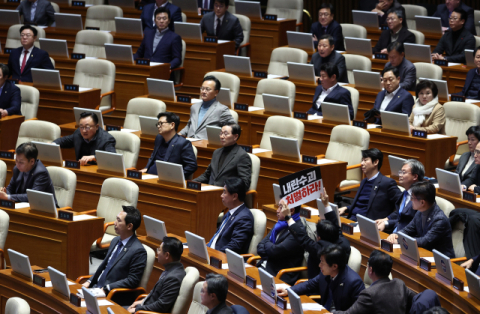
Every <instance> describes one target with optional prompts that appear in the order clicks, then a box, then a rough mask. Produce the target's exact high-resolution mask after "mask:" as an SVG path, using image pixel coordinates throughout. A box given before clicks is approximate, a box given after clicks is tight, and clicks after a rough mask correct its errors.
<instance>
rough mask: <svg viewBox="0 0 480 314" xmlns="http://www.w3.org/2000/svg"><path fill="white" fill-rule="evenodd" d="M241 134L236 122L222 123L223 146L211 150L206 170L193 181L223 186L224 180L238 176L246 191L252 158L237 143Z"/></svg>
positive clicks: (248, 185) (250, 173) (221, 138)
mask: <svg viewBox="0 0 480 314" xmlns="http://www.w3.org/2000/svg"><path fill="white" fill-rule="evenodd" d="M241 134H242V129H241V128H240V126H239V125H238V124H236V123H229V124H225V125H223V126H222V132H221V133H220V141H221V143H222V146H223V147H222V148H219V149H217V150H215V151H214V152H213V156H212V160H211V162H210V165H208V167H207V170H205V172H204V173H203V174H202V175H200V176H199V177H198V178H196V179H194V181H197V182H202V183H208V184H210V185H216V186H222V187H223V186H224V185H225V184H224V183H225V180H227V179H228V178H232V177H234V178H235V177H238V178H240V179H242V181H243V182H244V183H245V188H246V189H247V191H248V189H249V188H250V181H251V176H252V160H251V159H250V156H248V154H247V153H246V152H245V151H244V150H243V149H242V148H241V147H240V146H238V145H237V141H238V139H239V138H240V135H241Z"/></svg>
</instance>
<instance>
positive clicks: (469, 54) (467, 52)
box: [465, 49, 477, 68]
mask: <svg viewBox="0 0 480 314" xmlns="http://www.w3.org/2000/svg"><path fill="white" fill-rule="evenodd" d="M465 59H466V60H467V67H470V68H476V67H477V65H476V64H475V61H474V60H475V57H474V56H473V50H471V49H465Z"/></svg>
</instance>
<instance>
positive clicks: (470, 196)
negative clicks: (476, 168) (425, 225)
mask: <svg viewBox="0 0 480 314" xmlns="http://www.w3.org/2000/svg"><path fill="white" fill-rule="evenodd" d="M462 194H463V199H464V200H466V201H469V202H473V203H476V202H477V194H475V193H473V192H470V191H463V193H462Z"/></svg>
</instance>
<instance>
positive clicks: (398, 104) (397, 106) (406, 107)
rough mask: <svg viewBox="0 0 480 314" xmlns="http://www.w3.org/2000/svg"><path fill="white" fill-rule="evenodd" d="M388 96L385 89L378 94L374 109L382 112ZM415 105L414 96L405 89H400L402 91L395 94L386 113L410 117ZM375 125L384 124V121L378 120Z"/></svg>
mask: <svg viewBox="0 0 480 314" xmlns="http://www.w3.org/2000/svg"><path fill="white" fill-rule="evenodd" d="M386 94H387V91H386V90H385V89H384V90H382V91H381V92H379V93H378V95H377V98H376V99H375V103H374V104H373V108H375V109H377V110H380V108H381V107H382V102H383V99H384V98H385V95H386ZM414 104H415V102H414V100H413V96H412V94H410V93H409V92H407V91H406V90H405V89H403V88H400V90H399V91H398V92H397V93H396V94H395V97H393V99H392V100H391V101H390V103H389V104H388V106H387V108H385V111H392V112H398V113H405V114H407V115H408V116H410V114H411V113H412V109H413V105H414ZM375 123H377V124H382V120H380V119H376V121H375Z"/></svg>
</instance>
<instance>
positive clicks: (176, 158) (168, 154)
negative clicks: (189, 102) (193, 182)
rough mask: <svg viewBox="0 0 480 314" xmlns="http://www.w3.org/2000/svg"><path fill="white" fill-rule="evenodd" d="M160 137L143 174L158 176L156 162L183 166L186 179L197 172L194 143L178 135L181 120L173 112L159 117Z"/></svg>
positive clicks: (161, 114) (156, 139) (160, 114)
mask: <svg viewBox="0 0 480 314" xmlns="http://www.w3.org/2000/svg"><path fill="white" fill-rule="evenodd" d="M157 118H158V123H157V128H158V135H157V137H156V138H155V146H154V148H153V153H152V155H151V156H150V159H148V162H147V165H146V166H145V168H143V169H142V170H140V171H141V172H147V173H150V174H157V166H156V161H157V160H160V161H167V162H172V163H176V164H180V165H182V166H183V173H184V175H185V179H188V177H190V176H191V175H192V174H193V173H194V172H195V171H196V170H197V158H196V157H195V153H194V152H193V148H192V143H191V142H190V141H188V140H186V139H184V138H183V137H181V136H179V135H178V134H177V131H178V125H179V124H180V118H179V117H178V116H177V115H176V114H174V113H173V112H161V113H159V114H158V116H157Z"/></svg>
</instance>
